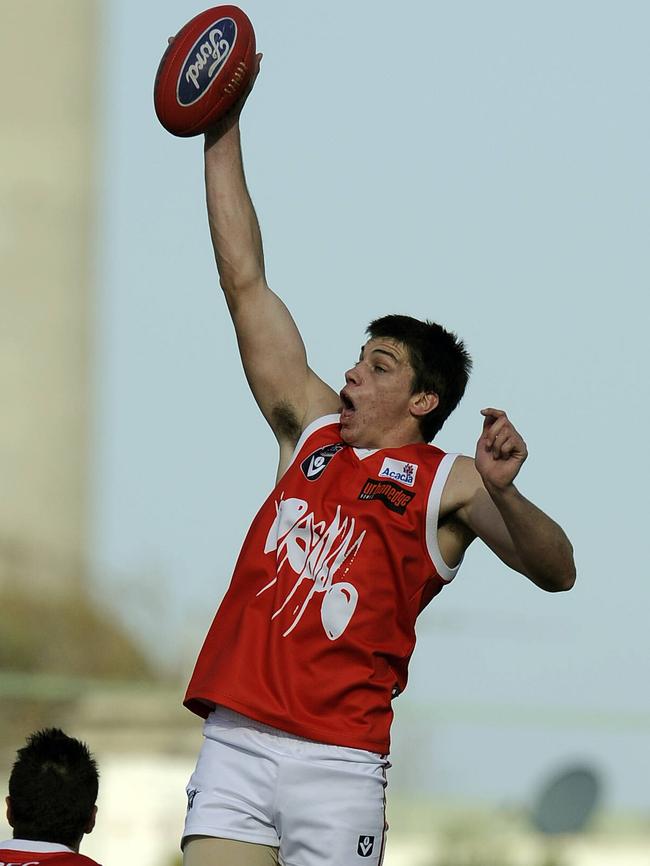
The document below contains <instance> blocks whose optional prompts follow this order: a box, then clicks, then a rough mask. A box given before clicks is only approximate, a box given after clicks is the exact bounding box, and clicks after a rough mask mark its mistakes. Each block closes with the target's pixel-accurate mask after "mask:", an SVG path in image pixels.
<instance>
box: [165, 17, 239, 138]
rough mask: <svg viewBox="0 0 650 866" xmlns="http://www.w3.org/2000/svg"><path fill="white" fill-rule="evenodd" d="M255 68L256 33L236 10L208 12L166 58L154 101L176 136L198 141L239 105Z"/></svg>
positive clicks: (191, 24)
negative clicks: (190, 137) (197, 139)
mask: <svg viewBox="0 0 650 866" xmlns="http://www.w3.org/2000/svg"><path fill="white" fill-rule="evenodd" d="M254 64H255V31H254V30H253V25H252V24H251V22H250V20H249V18H248V16H247V15H246V14H245V13H244V12H242V10H241V9H239V8H238V7H237V6H215V7H213V8H212V9H206V11H205V12H201V13H200V14H199V15H197V16H196V17H195V18H192V20H191V21H188V22H187V24H186V25H185V26H184V27H182V28H181V30H180V31H179V32H178V33H177V34H176V36H175V37H174V39H173V40H172V41H171V43H170V44H169V46H168V48H167V50H166V51H165V53H164V54H163V56H162V59H161V61H160V65H159V66H158V72H157V73H156V81H155V83H154V89H153V98H154V106H155V109H156V114H157V116H158V120H159V121H160V122H161V123H162V125H163V126H164V127H165V129H166V130H167V131H168V132H171V133H172V134H173V135H181V136H190V135H200V134H201V133H203V132H206V130H208V129H209V128H210V127H211V126H213V125H214V124H215V123H216V122H217V121H218V120H220V118H221V117H223V115H224V114H225V113H226V112H227V111H228V110H229V109H230V108H232V106H233V105H234V104H235V103H236V102H237V100H238V99H239V97H240V96H241V95H242V94H243V93H244V91H245V89H246V87H247V86H248V84H249V82H250V78H251V75H252V73H253V68H254Z"/></svg>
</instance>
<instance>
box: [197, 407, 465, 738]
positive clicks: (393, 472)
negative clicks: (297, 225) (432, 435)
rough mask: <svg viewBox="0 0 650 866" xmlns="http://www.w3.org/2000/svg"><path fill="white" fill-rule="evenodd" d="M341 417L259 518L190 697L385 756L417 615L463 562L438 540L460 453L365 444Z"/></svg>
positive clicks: (319, 435)
mask: <svg viewBox="0 0 650 866" xmlns="http://www.w3.org/2000/svg"><path fill="white" fill-rule="evenodd" d="M338 419H339V416H338V415H328V416H326V417H324V418H320V419H318V420H317V421H315V422H314V423H313V424H311V425H310V426H309V427H308V428H307V429H306V430H305V431H304V433H303V435H302V436H301V438H300V441H299V442H298V444H297V446H296V450H295V452H294V455H293V459H292V462H291V465H290V466H289V468H288V469H287V471H286V472H285V474H284V475H283V476H282V478H281V479H280V481H279V482H278V484H277V485H276V487H275V489H274V490H273V491H272V493H271V495H270V496H269V498H268V499H267V500H266V502H265V503H264V505H262V507H261V509H260V511H259V512H258V513H257V515H256V517H255V519H254V520H253V523H252V525H251V528H250V530H249V532H248V534H247V536H246V539H245V541H244V544H243V547H242V550H241V553H240V555H239V559H238V561H237V565H236V566H235V571H234V574H233V578H232V581H231V583H230V586H229V588H228V591H227V592H226V595H225V596H224V599H223V601H222V603H221V605H220V607H219V610H218V611H217V614H216V616H215V618H214V621H213V623H212V626H211V627H210V630H209V632H208V635H207V637H206V639H205V642H204V644H203V648H202V650H201V652H200V654H199V658H198V661H197V663H196V667H195V669H194V673H193V675H192V679H191V681H190V684H189V686H188V690H187V694H186V696H185V706H187V707H188V708H189V709H190V710H192V711H193V712H195V713H197V714H198V715H200V716H203V717H206V716H207V715H208V713H209V711H210V709H212V707H213V706H214V705H216V704H221V705H222V706H225V707H229V708H230V709H232V710H235V711H236V712H239V713H242V714H243V715H245V716H248V717H250V718H252V719H256V720H257V721H260V722H263V723H265V724H267V725H272V726H273V727H276V728H280V729H281V730H284V731H287V732H289V733H293V734H297V735H298V736H303V737H307V738H308V739H311V740H317V741H320V742H324V743H332V744H334V745H339V746H351V747H353V748H358V749H367V750H370V751H373V752H379V753H382V754H385V753H387V752H388V750H389V742H390V738H389V732H390V724H391V721H392V717H393V713H392V709H391V699H392V697H394V696H396V695H397V694H399V693H400V692H401V691H403V689H404V687H405V686H406V680H407V668H408V662H409V659H410V657H411V654H412V652H413V648H414V646H415V620H416V618H417V616H418V614H419V613H420V611H421V610H422V609H423V608H424V607H425V606H426V605H427V604H428V603H429V602H430V601H431V599H432V598H433V597H434V596H435V595H437V594H438V592H440V590H441V589H442V587H443V586H444V584H445V583H448V582H449V581H450V580H451V579H452V578H453V577H454V575H455V573H456V571H457V569H458V566H456V567H455V568H449V567H448V566H447V565H446V564H445V563H444V561H443V560H442V556H441V555H440V551H439V549H438V544H437V528H438V510H439V504H440V497H441V494H442V489H443V487H444V484H445V481H446V479H447V476H448V474H449V470H450V469H451V466H452V463H453V461H454V458H455V456H456V455H452V454H445V453H444V452H443V451H441V450H440V449H439V448H436V447H435V446H433V445H427V444H424V443H417V444H412V445H405V446H402V447H401V448H384V449H380V450H364V449H358V448H352V447H350V446H347V445H345V444H344V443H343V442H342V441H341V438H340V426H339V420H338Z"/></svg>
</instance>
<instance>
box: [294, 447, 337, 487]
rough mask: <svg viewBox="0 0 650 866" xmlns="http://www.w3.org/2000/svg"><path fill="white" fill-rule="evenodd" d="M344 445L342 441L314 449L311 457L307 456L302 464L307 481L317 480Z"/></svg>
mask: <svg viewBox="0 0 650 866" xmlns="http://www.w3.org/2000/svg"><path fill="white" fill-rule="evenodd" d="M344 447H345V446H344V445H342V444H341V443H340V442H337V443H335V444H334V445H325V446H324V447H323V448H319V449H318V451H314V452H313V454H310V455H309V457H305V459H304V460H303V461H302V463H301V464H300V468H301V469H302V474H303V475H304V476H305V478H306V479H307V481H316V479H317V478H320V477H321V475H322V474H323V472H324V471H325V469H326V467H327V464H328V463H329V462H330V460H331V459H332V457H334V455H335V454H338V453H339V451H341V450H342V449H343V448H344Z"/></svg>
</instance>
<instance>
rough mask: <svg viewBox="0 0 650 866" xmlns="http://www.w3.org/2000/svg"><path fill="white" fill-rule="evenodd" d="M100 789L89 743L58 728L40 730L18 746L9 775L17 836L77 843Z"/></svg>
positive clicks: (60, 842)
mask: <svg viewBox="0 0 650 866" xmlns="http://www.w3.org/2000/svg"><path fill="white" fill-rule="evenodd" d="M98 788H99V773H98V771H97V764H96V763H95V760H94V758H93V756H92V755H91V753H90V752H89V751H88V747H87V746H86V744H85V743H82V742H80V741H79V740H75V739H74V738H73V737H68V736H67V735H66V734H64V733H63V731H61V730H60V729H59V728H46V729H44V730H42V731H36V733H33V734H31V735H30V736H29V737H28V738H27V745H26V746H23V748H22V749H19V750H18V753H17V756H16V761H15V763H14V766H13V769H12V771H11V775H10V777H9V796H10V798H11V816H12V825H13V830H14V837H15V838H16V839H30V840H36V841H40V842H56V843H58V844H60V845H67V846H68V848H77V847H78V845H79V842H80V841H81V838H82V836H83V834H84V833H85V832H86V828H87V827H88V824H89V822H90V819H91V817H92V812H93V808H94V806H95V801H96V800H97V791H98Z"/></svg>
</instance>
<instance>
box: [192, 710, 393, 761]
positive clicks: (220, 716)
mask: <svg viewBox="0 0 650 866" xmlns="http://www.w3.org/2000/svg"><path fill="white" fill-rule="evenodd" d="M211 725H214V726H215V727H221V728H228V729H235V728H246V729H248V730H252V731H256V732H259V733H263V734H269V735H270V736H272V737H274V738H276V739H277V740H285V741H286V742H287V744H289V743H306V744H311V745H313V746H317V747H322V748H323V749H327V750H328V751H330V752H331V753H335V754H342V755H347V756H349V757H350V759H352V758H353V756H358V758H355V759H360V760H362V761H365V760H368V759H370V760H371V761H372V762H373V763H374V762H377V763H382V764H386V765H388V766H390V765H389V764H388V761H387V758H388V755H382V754H380V753H379V752H372V751H368V750H366V749H356V748H354V747H353V746H336V745H333V744H332V743H323V742H321V741H320V740H312V739H310V738H309V737H301V736H300V735H299V734H293V733H290V732H289V731H283V730H282V729H281V728H274V727H273V726H272V725H267V724H265V723H264V722H260V721H258V720H257V719H252V718H250V716H244V715H242V713H238V712H236V710H231V709H230V708H229V707H224V706H221V705H220V704H217V705H216V706H215V708H214V709H213V710H212V711H211V713H210V714H209V716H208V717H207V719H206V720H205V722H204V728H203V730H204V734H205V735H206V736H209V734H208V730H209V728H210V726H211Z"/></svg>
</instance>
